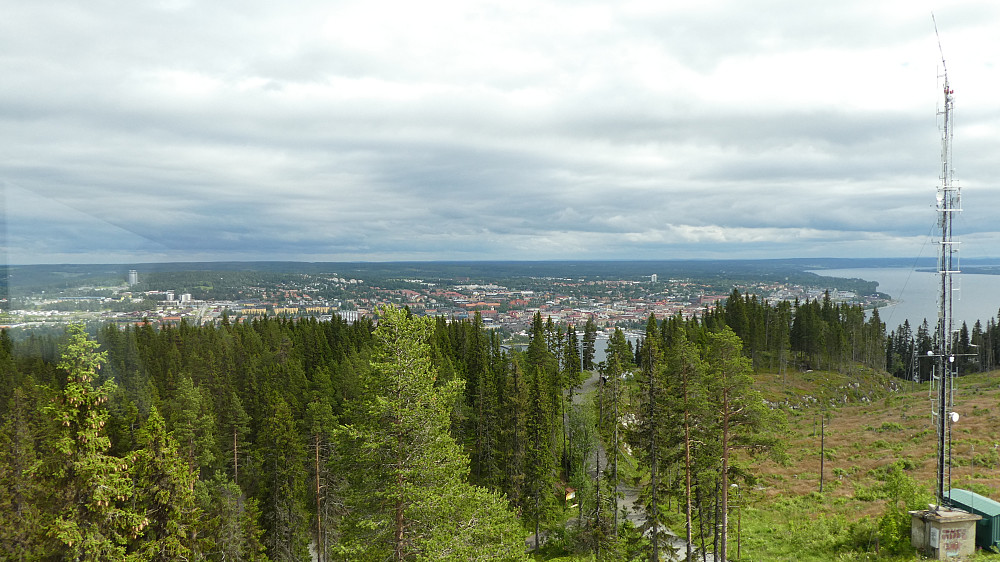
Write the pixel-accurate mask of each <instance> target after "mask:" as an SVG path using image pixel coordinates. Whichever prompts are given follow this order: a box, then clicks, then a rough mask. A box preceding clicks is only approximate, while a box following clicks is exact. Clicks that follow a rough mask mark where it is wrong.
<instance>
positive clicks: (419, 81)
mask: <svg viewBox="0 0 1000 562" xmlns="http://www.w3.org/2000/svg"><path fill="white" fill-rule="evenodd" d="M7 4H9V5H7V6H5V8H4V12H5V17H4V18H3V19H2V20H0V71H2V72H3V75H4V76H6V77H7V79H5V80H4V81H3V83H2V84H0V126H2V127H3V130H4V131H5V132H6V133H7V134H5V135H3V137H2V138H0V143H2V145H0V170H2V177H0V181H2V185H3V189H4V196H5V200H6V203H5V212H4V218H5V221H6V225H5V227H6V232H7V246H8V248H7V254H8V255H7V260H8V262H9V263H39V262H41V263H44V262H62V261H71V262H106V261H114V262H130V261H171V260H185V261H190V260H247V259H264V260H266V259H281V260H285V259H291V260H309V261H326V260H333V261H336V260H372V261H376V260H396V259H415V260H425V259H562V258H594V259H598V258H613V259H670V258H691V257H713V258H715V257H797V256H830V257H850V256H911V255H914V256H915V255H917V254H918V253H923V254H924V255H930V254H932V253H933V250H932V249H931V250H928V249H926V246H927V242H928V240H930V238H931V236H932V232H931V231H932V229H933V225H934V222H935V216H934V212H933V203H934V186H935V185H936V183H937V181H938V180H937V175H938V172H939V163H938V159H939V153H940V140H939V134H938V132H937V129H936V128H935V121H934V120H935V109H936V107H937V105H939V104H940V102H939V101H938V98H940V90H939V86H938V85H937V83H936V76H937V74H938V71H939V68H940V56H939V53H938V45H937V41H936V39H935V36H934V28H933V25H932V22H931V16H930V9H931V6H930V5H929V4H928V5H923V4H922V3H921V2H910V1H908V2H879V3H875V5H872V4H873V3H871V2H864V1H850V2H846V3H837V4H836V5H834V4H830V5H829V6H827V5H825V4H824V5H822V6H820V5H816V4H815V3H803V2H792V1H770V2H767V1H765V2H749V3H748V2H738V1H735V0H734V1H718V2H706V3H701V4H699V5H698V6H695V5H694V4H692V3H687V5H685V4H682V3H663V2H642V1H635V2H614V3H612V2H577V1H574V2H567V1H559V0H548V1H544V2H517V1H514V2H510V1H508V2H461V1H432V2H422V3H406V2H398V1H366V2H320V1H314V2H313V1H308V0H304V1H302V2H295V3H292V4H282V5H279V4H277V3H273V2H263V1H253V0H251V1H241V2H235V1H231V2H230V1H224V0H223V1H215V2H196V1H184V0H164V1H160V2H155V1H140V2H130V3H124V4H123V3H111V2H104V1H101V0H98V1H96V2H88V3H84V4H80V3H75V2H44V3H31V2H20V3H16V2H8V3H7ZM936 16H937V21H938V24H939V25H940V27H941V32H942V43H943V46H944V49H945V53H946V55H947V57H948V65H949V66H948V69H949V75H950V77H951V80H952V84H953V86H954V88H955V89H956V97H957V108H958V109H957V120H956V122H957V127H956V131H955V139H956V140H955V156H956V158H955V159H956V167H957V170H958V172H959V174H958V177H959V178H960V180H961V183H962V185H963V188H964V189H965V200H966V209H965V212H964V213H963V214H962V215H961V218H960V221H959V223H958V224H957V225H956V233H957V234H959V235H961V236H962V238H963V241H964V242H965V245H964V246H963V251H966V252H970V255H973V256H975V257H982V256H995V255H997V252H996V251H995V250H994V248H996V246H995V244H996V242H997V240H998V239H1000V232H998V231H1000V229H998V228H997V226H996V223H995V221H993V220H991V219H992V217H991V216H990V215H991V210H992V209H996V208H998V207H1000V197H998V196H997V190H996V189H995V188H994V185H995V178H997V177H1000V165H998V162H997V160H996V158H995V155H996V154H997V153H998V146H997V145H998V139H1000V134H998V133H1000V103H998V102H997V101H996V100H997V98H996V92H997V91H1000V88H998V82H1000V80H998V72H1000V70H998V69H997V68H996V66H995V63H996V62H997V61H996V60H995V59H996V56H997V54H998V53H1000V36H998V35H997V34H996V33H995V30H996V29H997V24H998V23H1000V22H998V20H1000V8H998V7H994V5H993V4H991V3H987V2H967V3H953V4H952V5H951V6H950V7H948V8H947V9H946V10H943V11H939V12H937V13H936ZM922 248H923V249H922Z"/></svg>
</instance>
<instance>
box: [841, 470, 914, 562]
mask: <svg viewBox="0 0 1000 562" xmlns="http://www.w3.org/2000/svg"><path fill="white" fill-rule="evenodd" d="M876 476H877V478H878V479H879V482H878V483H877V484H875V485H873V486H870V487H858V488H856V489H855V493H854V495H855V497H856V498H857V499H860V500H862V501H874V500H884V501H885V502H886V506H885V511H884V512H883V514H882V515H881V516H880V517H879V518H877V519H875V520H868V519H867V518H866V519H863V520H861V521H859V522H857V523H855V524H854V525H852V527H851V532H850V539H849V543H848V544H849V546H850V547H852V548H855V549H862V550H874V551H876V552H878V551H883V550H884V551H886V552H889V553H902V552H903V551H905V550H906V549H907V548H908V547H909V540H910V515H909V513H908V512H909V511H911V510H915V509H924V508H925V507H926V505H927V504H928V502H930V501H931V499H932V498H931V495H930V493H929V492H928V491H927V490H926V489H925V488H924V487H923V486H921V485H920V484H919V483H917V481H916V480H914V479H913V478H912V477H910V476H908V475H907V474H906V473H905V472H904V470H903V463H902V462H895V463H893V464H890V465H887V466H885V467H882V469H881V470H880V471H879V472H878V473H877V475H876Z"/></svg>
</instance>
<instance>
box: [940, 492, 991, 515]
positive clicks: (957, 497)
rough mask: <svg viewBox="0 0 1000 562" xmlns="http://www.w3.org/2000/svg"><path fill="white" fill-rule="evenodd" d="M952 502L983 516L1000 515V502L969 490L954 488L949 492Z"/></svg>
mask: <svg viewBox="0 0 1000 562" xmlns="http://www.w3.org/2000/svg"><path fill="white" fill-rule="evenodd" d="M948 494H949V496H950V497H951V503H952V505H954V506H955V507H961V508H964V509H967V510H969V511H971V512H972V513H975V514H976V515H982V516H983V517H998V516H1000V502H996V501H994V500H991V499H990V498H988V497H986V496H981V495H979V494H976V493H974V492H970V491H968V490H961V489H959V488H952V489H951V491H950V492H948Z"/></svg>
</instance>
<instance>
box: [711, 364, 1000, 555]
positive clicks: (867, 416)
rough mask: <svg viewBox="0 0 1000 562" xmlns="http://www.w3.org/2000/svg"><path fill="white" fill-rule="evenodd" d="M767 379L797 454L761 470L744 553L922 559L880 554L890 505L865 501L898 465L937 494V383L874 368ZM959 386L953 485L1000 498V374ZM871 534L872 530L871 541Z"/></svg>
mask: <svg viewBox="0 0 1000 562" xmlns="http://www.w3.org/2000/svg"><path fill="white" fill-rule="evenodd" d="M758 378H759V382H760V384H759V388H760V389H761V390H762V392H763V393H764V395H765V399H767V400H768V401H769V402H771V403H772V404H780V405H781V406H782V407H783V408H784V409H785V411H786V412H787V414H788V427H787V433H786V436H785V443H786V446H787V453H788V458H787V459H786V460H785V461H784V462H781V463H778V462H775V461H772V460H762V461H760V462H759V463H758V464H757V465H756V467H755V470H754V472H755V473H756V474H758V475H760V480H759V481H758V483H757V486H756V487H755V488H754V489H753V490H749V491H747V495H748V497H747V498H746V502H745V503H746V506H745V511H744V512H743V514H742V523H743V534H742V537H743V544H742V547H743V548H742V555H743V556H742V559H743V560H799V561H805V560H873V559H880V560H883V559H885V560H889V559H896V560H910V559H913V558H914V557H913V556H912V555H902V556H896V557H888V556H885V555H884V554H883V555H882V556H878V555H876V554H875V553H874V552H873V551H874V549H875V544H874V543H875V540H874V536H873V533H871V532H869V531H870V529H871V527H872V525H871V523H872V522H873V521H875V520H877V519H878V517H879V516H880V515H881V514H882V513H883V512H884V511H885V509H886V501H885V500H868V501H865V500H863V499H859V498H866V497H871V493H870V491H871V490H872V489H873V488H876V487H878V486H879V485H880V484H881V483H882V482H883V481H884V480H885V474H886V471H887V470H888V469H889V468H890V467H891V465H893V464H894V463H900V465H901V466H902V468H903V471H904V473H905V474H906V475H907V476H909V477H910V478H911V479H912V480H913V481H915V483H916V484H917V486H918V487H919V488H921V489H922V490H921V491H922V492H923V493H924V494H925V495H926V496H927V497H928V498H930V497H931V494H932V490H933V489H934V487H935V481H936V470H937V468H936V467H937V465H936V446H937V434H936V432H935V430H934V427H933V425H932V421H931V402H930V396H929V389H928V386H927V384H923V385H913V384H910V383H906V382H903V381H899V380H892V379H886V378H885V377H884V376H882V375H877V374H874V373H870V372H859V373H856V374H854V375H850V376H848V375H840V374H836V373H827V372H804V373H789V374H786V375H780V374H761V375H759V376H758ZM957 387H958V388H957V392H956V399H955V402H956V406H955V410H956V411H957V412H959V413H960V414H961V416H962V418H961V420H960V421H959V422H958V423H956V424H955V425H954V426H953V434H952V438H953V453H952V463H953V470H952V486H953V487H957V488H965V489H970V490H973V491H975V492H978V493H980V494H983V495H986V496H990V497H992V498H994V499H996V498H1000V453H998V449H1000V372H993V373H985V374H977V375H971V376H967V377H962V378H960V379H959V380H958V384H957ZM824 414H825V415H826V419H827V422H826V427H825V431H823V433H824V434H825V442H826V446H825V462H824V471H823V472H824V486H823V488H824V491H823V493H822V494H820V493H819V486H820V433H821V432H820V419H821V416H823V415H824ZM733 515H734V516H735V515H736V513H734V514H733ZM866 518H868V519H867V520H866ZM866 525H867V526H866ZM866 532H867V534H868V535H872V536H869V537H867V538H866ZM733 535H735V528H734V529H733ZM731 536H732V535H731ZM731 540H732V539H731ZM867 550H870V551H869V552H866V551H867ZM997 558H998V559H1000V557H997Z"/></svg>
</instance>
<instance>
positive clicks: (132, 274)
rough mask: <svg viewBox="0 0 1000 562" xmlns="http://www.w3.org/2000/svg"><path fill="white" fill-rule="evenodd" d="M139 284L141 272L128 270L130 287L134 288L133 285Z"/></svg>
mask: <svg viewBox="0 0 1000 562" xmlns="http://www.w3.org/2000/svg"><path fill="white" fill-rule="evenodd" d="M138 284H139V272H138V271H136V270H134V269H130V270H128V286H129V287H132V286H133V285H138Z"/></svg>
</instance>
